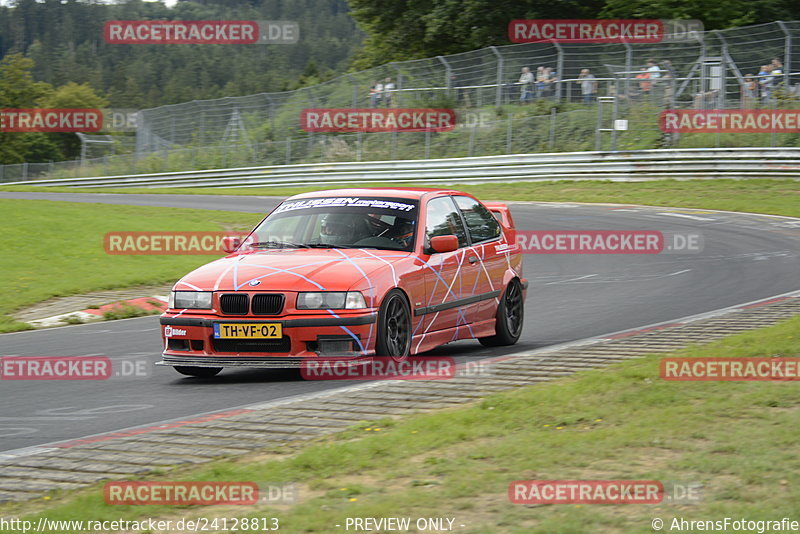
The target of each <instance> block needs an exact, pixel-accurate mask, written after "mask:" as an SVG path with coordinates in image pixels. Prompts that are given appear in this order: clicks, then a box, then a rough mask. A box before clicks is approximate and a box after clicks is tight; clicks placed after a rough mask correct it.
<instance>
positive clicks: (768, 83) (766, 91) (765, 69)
mask: <svg viewBox="0 0 800 534" xmlns="http://www.w3.org/2000/svg"><path fill="white" fill-rule="evenodd" d="M771 74H772V65H761V70H760V71H758V86H759V88H760V92H761V101H762V102H769V101H770V99H771V98H772V81H773V79H772V76H771Z"/></svg>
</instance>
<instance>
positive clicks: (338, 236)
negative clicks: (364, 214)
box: [319, 213, 364, 245]
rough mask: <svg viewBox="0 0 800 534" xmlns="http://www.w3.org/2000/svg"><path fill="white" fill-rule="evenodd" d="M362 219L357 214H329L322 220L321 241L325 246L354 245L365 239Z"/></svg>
mask: <svg viewBox="0 0 800 534" xmlns="http://www.w3.org/2000/svg"><path fill="white" fill-rule="evenodd" d="M360 223H363V221H362V220H361V217H360V216H359V215H357V214H355V213H329V214H327V215H325V217H324V218H323V219H322V228H321V229H320V235H319V240H320V243H322V244H325V245H352V244H354V243H355V242H356V241H358V240H360V239H363V237H364V235H363V233H362V232H359V230H358V227H359V224H360Z"/></svg>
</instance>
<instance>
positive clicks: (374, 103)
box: [369, 81, 383, 108]
mask: <svg viewBox="0 0 800 534" xmlns="http://www.w3.org/2000/svg"><path fill="white" fill-rule="evenodd" d="M382 91H383V85H382V84H381V82H379V81H374V82H372V85H371V86H370V88H369V105H370V107H372V108H377V107H378V106H380V105H381V92H382Z"/></svg>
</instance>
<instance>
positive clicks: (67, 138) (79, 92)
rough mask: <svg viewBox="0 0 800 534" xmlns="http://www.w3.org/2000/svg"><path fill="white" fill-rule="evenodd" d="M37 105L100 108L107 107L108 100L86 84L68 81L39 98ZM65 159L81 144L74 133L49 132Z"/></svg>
mask: <svg viewBox="0 0 800 534" xmlns="http://www.w3.org/2000/svg"><path fill="white" fill-rule="evenodd" d="M39 107H42V108H53V109H74V108H77V109H87V108H90V109H102V108H106V107H108V100H106V99H105V98H104V97H102V96H100V95H98V94H97V93H96V92H95V90H94V89H93V88H92V87H91V86H90V85H89V84H88V83H83V84H77V83H75V82H69V83H68V84H66V85H62V86H61V87H59V88H58V89H56V90H54V91H52V92H50V93H49V94H47V95H46V96H44V97H42V98H41V99H40V100H39ZM50 135H51V137H52V140H53V141H54V142H55V143H57V145H58V147H59V148H60V150H61V152H62V153H63V154H64V155H65V156H66V158H67V159H72V158H75V157H77V156H78V155H79V154H80V149H81V144H80V140H79V139H78V136H77V135H75V134H74V133H55V134H50Z"/></svg>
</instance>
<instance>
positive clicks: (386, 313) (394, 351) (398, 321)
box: [375, 289, 411, 361]
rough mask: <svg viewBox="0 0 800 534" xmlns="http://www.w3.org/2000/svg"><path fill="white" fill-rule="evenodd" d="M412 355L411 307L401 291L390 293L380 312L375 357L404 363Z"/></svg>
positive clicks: (395, 290)
mask: <svg viewBox="0 0 800 534" xmlns="http://www.w3.org/2000/svg"><path fill="white" fill-rule="evenodd" d="M409 354H411V307H410V306H409V305H408V300H407V299H406V296H405V294H404V293H403V292H402V291H400V290H399V289H393V290H391V291H389V293H388V294H387V295H386V298H384V299H383V302H382V303H381V307H380V309H379V310H378V337H377V339H376V341H375V355H376V356H388V357H390V358H392V359H393V360H395V361H403V360H405V359H406V358H408V356H409Z"/></svg>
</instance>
